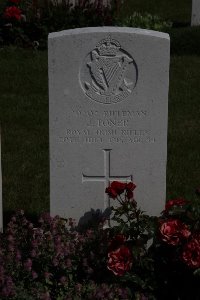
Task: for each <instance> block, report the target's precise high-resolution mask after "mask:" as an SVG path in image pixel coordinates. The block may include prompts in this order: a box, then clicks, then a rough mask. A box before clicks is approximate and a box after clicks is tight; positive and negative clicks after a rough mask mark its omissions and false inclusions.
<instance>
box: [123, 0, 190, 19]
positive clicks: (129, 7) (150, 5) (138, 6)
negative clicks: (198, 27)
mask: <svg viewBox="0 0 200 300" xmlns="http://www.w3.org/2000/svg"><path fill="white" fill-rule="evenodd" d="M191 10H192V0H125V1H124V8H123V13H124V14H127V13H128V14H129V13H130V12H133V11H137V12H141V13H143V12H148V13H151V14H154V15H158V16H160V17H162V18H163V19H166V20H171V21H173V22H175V23H179V24H181V23H190V19H191Z"/></svg>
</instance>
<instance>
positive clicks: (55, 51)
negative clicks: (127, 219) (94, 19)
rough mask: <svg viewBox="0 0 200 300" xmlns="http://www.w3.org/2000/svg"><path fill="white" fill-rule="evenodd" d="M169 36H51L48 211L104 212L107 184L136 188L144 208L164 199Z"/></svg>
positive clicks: (124, 32) (156, 208) (81, 32)
mask: <svg viewBox="0 0 200 300" xmlns="http://www.w3.org/2000/svg"><path fill="white" fill-rule="evenodd" d="M169 49H170V41H169V36H168V34H165V33H160V32H154V31H149V30H141V29H133V28H119V27H101V28H82V29H74V30H66V31H62V32H58V33H51V34H50V35H49V97H50V104H49V105H50V199H51V205H50V206H51V213H52V214H53V215H55V214H59V215H61V216H63V217H72V218H75V219H77V220H78V219H79V218H80V217H82V216H83V215H84V213H86V212H88V213H89V212H90V211H91V209H93V210H98V209H100V210H102V211H103V210H104V209H106V208H108V207H109V199H108V197H107V195H106V194H105V193H104V191H105V188H106V187H107V186H108V185H109V182H110V181H114V180H117V181H127V182H128V181H131V180H133V182H134V183H135V184H136V185H137V189H136V190H135V198H136V200H137V202H138V203H139V206H140V207H141V208H142V209H143V210H145V211H146V212H148V213H150V214H153V215H156V214H159V213H160V212H161V210H163V207H164V203H165V197H166V160H167V115H168V83H169V59H170V50H169Z"/></svg>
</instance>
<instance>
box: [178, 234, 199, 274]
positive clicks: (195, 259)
mask: <svg viewBox="0 0 200 300" xmlns="http://www.w3.org/2000/svg"><path fill="white" fill-rule="evenodd" d="M182 258H183V261H184V262H185V263H186V264H187V265H188V267H190V268H192V269H198V268H200V234H196V235H194V236H193V237H192V239H191V240H190V241H189V242H188V243H187V244H186V245H185V247H184V250H183V253H182Z"/></svg>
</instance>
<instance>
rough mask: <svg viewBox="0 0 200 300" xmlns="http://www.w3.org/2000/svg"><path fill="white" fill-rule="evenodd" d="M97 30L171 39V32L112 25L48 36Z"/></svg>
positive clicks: (50, 37)
mask: <svg viewBox="0 0 200 300" xmlns="http://www.w3.org/2000/svg"><path fill="white" fill-rule="evenodd" d="M97 32H102V33H103V32H105V33H117V32H119V33H131V34H133V33H134V34H138V35H146V36H151V37H157V38H161V39H167V40H170V37H169V34H168V33H164V32H160V31H154V30H147V29H141V28H132V27H112V26H102V27H85V28H76V29H68V30H63V31H59V32H52V33H50V34H49V36H48V38H49V39H53V38H59V37H63V36H68V35H78V34H84V33H85V34H87V33H97Z"/></svg>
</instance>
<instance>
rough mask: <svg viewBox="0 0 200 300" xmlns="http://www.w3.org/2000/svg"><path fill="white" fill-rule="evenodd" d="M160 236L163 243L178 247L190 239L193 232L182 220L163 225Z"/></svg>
mask: <svg viewBox="0 0 200 300" xmlns="http://www.w3.org/2000/svg"><path fill="white" fill-rule="evenodd" d="M160 234H161V239H162V241H163V242H166V243H167V244H169V245H173V246H175V245H178V244H179V243H180V242H181V240H182V239H186V238H188V237H189V236H190V234H191V232H190V231H189V229H188V227H187V225H185V224H184V223H182V222H181V221H180V220H169V221H166V222H163V223H162V224H161V226H160Z"/></svg>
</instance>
